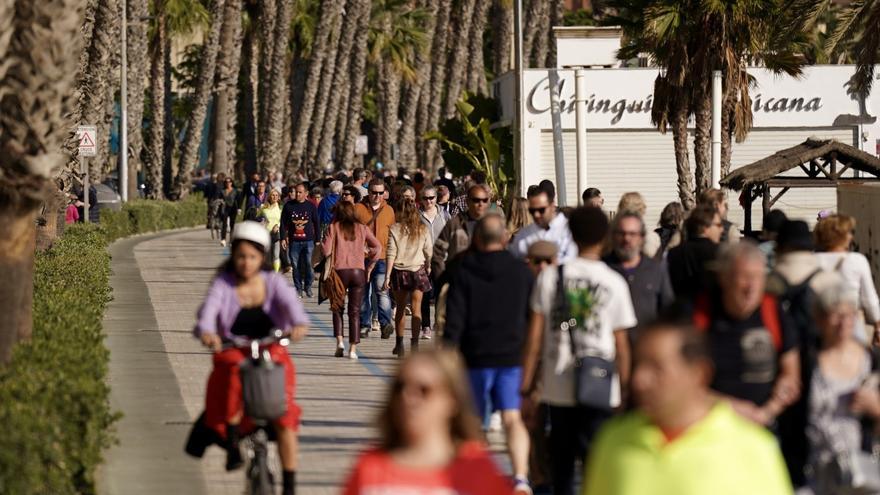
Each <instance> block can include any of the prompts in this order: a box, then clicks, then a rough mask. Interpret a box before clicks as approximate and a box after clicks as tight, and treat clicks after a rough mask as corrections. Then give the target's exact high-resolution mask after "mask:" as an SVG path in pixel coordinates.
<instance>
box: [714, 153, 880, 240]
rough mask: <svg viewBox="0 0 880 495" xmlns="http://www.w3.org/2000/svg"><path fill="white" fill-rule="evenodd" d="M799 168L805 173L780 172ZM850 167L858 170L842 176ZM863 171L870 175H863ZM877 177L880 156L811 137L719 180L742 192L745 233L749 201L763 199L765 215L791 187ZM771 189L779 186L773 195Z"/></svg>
mask: <svg viewBox="0 0 880 495" xmlns="http://www.w3.org/2000/svg"><path fill="white" fill-rule="evenodd" d="M794 169H799V170H800V171H802V172H803V174H804V175H800V176H792V175H783V174H785V173H786V172H788V171H790V170H794ZM850 170H856V171H858V172H859V173H856V174H854V176H850V177H844V176H843V174H844V173H846V172H847V171H850ZM863 174H867V175H869V177H863V176H862V175H863ZM877 180H880V159H878V158H877V157H875V156H874V155H871V154H869V153H865V152H864V151H861V150H859V149H857V148H854V147H852V146H849V145H847V144H844V143H841V142H840V141H837V140H834V139H816V138H810V139H807V140H806V141H804V142H803V143H801V144H798V145H797V146H792V147H791V148H787V149H784V150H781V151H777V152H776V153H774V154H772V155H770V156H768V157H766V158H762V159H761V160H758V161H756V162H754V163H751V164H749V165H745V166H743V167H740V168H738V169H736V170H734V171H733V172H731V173H729V174H727V176H726V177H724V178H723V179H721V186H722V187H726V188H728V189H733V190H734V191H741V195H740V198H741V200H740V202H741V203H742V205H743V208H744V210H745V225H743V228H744V230H745V231H746V232H751V231H752V203H753V202H754V201H755V200H756V199H758V198H762V204H761V206H762V210H763V211H762V213H763V215H767V213H768V212H769V211H770V209H771V208H773V205H775V204H776V202H777V201H778V200H779V198H781V197H782V195H783V194H785V193H786V192H788V191H789V190H790V189H791V188H797V187H837V185H838V184H862V183H865V182H873V181H877ZM770 188H782V190H781V191H779V192H777V193H776V194H775V195H771V194H770Z"/></svg>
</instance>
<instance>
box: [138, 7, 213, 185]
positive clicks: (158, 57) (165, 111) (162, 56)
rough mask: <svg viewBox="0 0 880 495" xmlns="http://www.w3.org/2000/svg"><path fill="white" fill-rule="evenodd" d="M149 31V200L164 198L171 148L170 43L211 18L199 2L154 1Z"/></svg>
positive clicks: (146, 168) (146, 157)
mask: <svg viewBox="0 0 880 495" xmlns="http://www.w3.org/2000/svg"><path fill="white" fill-rule="evenodd" d="M151 7H152V10H151V18H152V26H151V28H150V40H149V53H148V54H149V56H150V90H149V101H150V108H151V110H152V117H151V119H150V128H149V132H148V134H147V139H146V145H145V148H144V151H145V153H144V180H145V183H146V186H147V191H148V193H149V197H151V198H153V199H162V198H164V196H165V194H166V192H170V191H169V190H168V188H167V187H166V181H167V180H168V179H170V178H171V177H170V174H171V152H172V149H173V147H174V132H173V127H174V126H173V120H172V115H171V103H172V96H171V41H172V39H173V38H175V37H177V36H186V35H189V34H191V33H192V32H193V31H194V30H195V29H197V28H201V27H208V26H209V25H210V14H209V13H208V11H207V10H206V9H205V7H204V5H202V3H201V2H200V1H198V0H153V1H152V3H151Z"/></svg>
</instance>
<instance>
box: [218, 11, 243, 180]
mask: <svg viewBox="0 0 880 495" xmlns="http://www.w3.org/2000/svg"><path fill="white" fill-rule="evenodd" d="M240 59H241V0H226V8H225V9H224V13H223V28H222V30H221V32H220V52H219V53H218V54H217V81H216V92H215V94H214V101H215V106H214V147H213V148H214V149H213V155H214V161H213V167H212V169H213V172H214V173H215V174H217V173H221V172H222V173H224V174H229V167H230V163H231V161H232V160H233V159H234V157H235V111H234V110H232V109H233V108H234V104H233V103H234V101H235V96H236V83H237V82H238V81H237V79H238V77H237V76H238V69H239V61H240ZM230 120H232V121H231V122H230Z"/></svg>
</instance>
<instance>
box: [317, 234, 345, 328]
mask: <svg viewBox="0 0 880 495" xmlns="http://www.w3.org/2000/svg"><path fill="white" fill-rule="evenodd" d="M331 228H333V227H332V226H331ZM341 234H342V233H341V232H340V231H339V229H338V228H337V229H336V232H335V235H334V237H333V247H332V248H331V250H330V255H329V256H327V257H326V258H325V259H324V274H323V276H322V277H321V294H322V295H323V296H324V297H326V298H327V299H330V311H333V312H336V313H341V312H342V310H343V307H344V306H345V284H343V283H342V279H341V278H339V275H338V274H337V273H336V269H335V268H334V264H335V263H336V245H337V244H339V236H340V235H341Z"/></svg>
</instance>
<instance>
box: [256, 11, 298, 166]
mask: <svg viewBox="0 0 880 495" xmlns="http://www.w3.org/2000/svg"><path fill="white" fill-rule="evenodd" d="M276 7H277V9H276V14H277V16H278V17H277V19H276V21H275V26H274V29H273V37H272V41H271V42H272V44H273V48H272V68H271V70H270V72H269V74H268V76H269V92H268V94H267V95H266V98H268V101H267V105H268V106H267V108H268V114H267V115H266V125H267V127H266V133H265V136H264V137H263V138H262V146H261V148H260V150H259V159H260V168H261V169H262V171H263V172H265V171H267V170H269V169H272V168H276V167H279V166H280V165H281V164H282V163H283V162H282V158H281V157H282V154H281V146H282V140H283V139H282V136H281V133H282V132H284V95H285V93H286V91H285V88H286V86H287V85H286V76H287V68H288V65H289V63H288V57H287V46H288V43H289V39H290V38H289V37H290V25H289V24H288V23H287V22H286V21H285V20H286V19H290V16H291V14H292V11H293V0H277V2H276Z"/></svg>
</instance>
